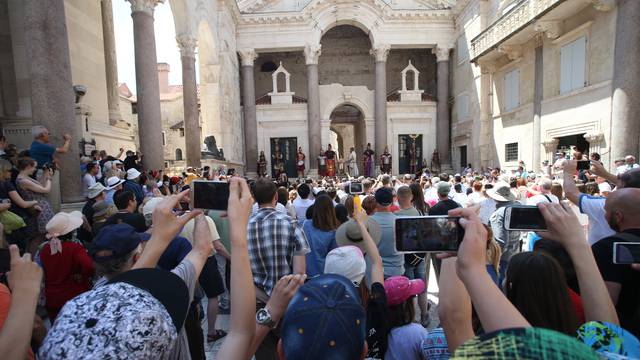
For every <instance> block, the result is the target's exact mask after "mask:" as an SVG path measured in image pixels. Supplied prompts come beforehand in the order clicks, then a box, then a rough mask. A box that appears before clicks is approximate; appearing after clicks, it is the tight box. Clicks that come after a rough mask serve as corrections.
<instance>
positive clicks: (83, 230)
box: [78, 183, 106, 242]
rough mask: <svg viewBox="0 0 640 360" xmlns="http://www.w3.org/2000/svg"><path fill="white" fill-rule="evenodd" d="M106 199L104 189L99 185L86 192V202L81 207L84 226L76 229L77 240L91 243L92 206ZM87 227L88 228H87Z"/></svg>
mask: <svg viewBox="0 0 640 360" xmlns="http://www.w3.org/2000/svg"><path fill="white" fill-rule="evenodd" d="M105 198H106V193H105V187H104V185H102V184H100V183H96V184H94V185H93V186H91V187H90V188H89V190H88V192H87V202H86V203H84V206H82V215H84V218H85V221H86V223H85V225H84V226H81V227H80V228H79V229H78V239H80V240H82V241H84V242H91V240H92V236H91V226H93V213H94V211H93V205H95V204H96V203H98V202H100V201H104V199H105ZM87 225H88V226H87Z"/></svg>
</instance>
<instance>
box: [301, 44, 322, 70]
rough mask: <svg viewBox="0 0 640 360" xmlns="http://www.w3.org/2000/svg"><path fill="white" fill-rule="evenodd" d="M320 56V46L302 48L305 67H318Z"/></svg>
mask: <svg viewBox="0 0 640 360" xmlns="http://www.w3.org/2000/svg"><path fill="white" fill-rule="evenodd" d="M321 54H322V45H320V44H314V45H307V46H305V47H304V58H305V61H306V64H307V65H318V60H320V55H321Z"/></svg>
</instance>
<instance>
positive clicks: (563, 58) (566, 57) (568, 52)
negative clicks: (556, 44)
mask: <svg viewBox="0 0 640 360" xmlns="http://www.w3.org/2000/svg"><path fill="white" fill-rule="evenodd" d="M586 58H587V37H586V36H583V37H581V38H578V39H577V40H575V41H573V42H570V43H568V44H566V45H565V46H563V47H562V48H560V94H566V93H568V92H569V91H572V90H575V89H579V88H581V87H585V86H587V79H586V70H587V69H586Z"/></svg>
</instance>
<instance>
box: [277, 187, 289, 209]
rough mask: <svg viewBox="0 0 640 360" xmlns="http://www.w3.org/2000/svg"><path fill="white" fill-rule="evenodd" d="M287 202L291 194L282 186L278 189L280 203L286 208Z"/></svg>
mask: <svg viewBox="0 0 640 360" xmlns="http://www.w3.org/2000/svg"><path fill="white" fill-rule="evenodd" d="M287 201H289V192H288V191H287V188H286V187H284V186H280V187H279V188H278V202H279V203H280V204H282V205H284V206H287Z"/></svg>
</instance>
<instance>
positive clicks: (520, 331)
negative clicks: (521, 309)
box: [451, 327, 599, 360]
mask: <svg viewBox="0 0 640 360" xmlns="http://www.w3.org/2000/svg"><path fill="white" fill-rule="evenodd" d="M487 357H489V358H492V359H593V360H595V359H599V357H598V355H597V354H596V352H595V351H593V350H591V349H589V347H588V346H587V345H585V344H583V343H581V342H579V341H578V340H576V339H575V338H573V337H570V336H568V335H565V334H562V333H559V332H557V331H553V330H549V329H543V328H533V327H529V328H515V329H504V330H498V331H494V332H491V333H487V334H484V335H480V336H476V337H474V338H472V339H471V340H468V341H467V342H465V343H464V344H462V345H460V346H459V347H458V348H457V349H456V351H455V353H453V356H451V359H484V358H487Z"/></svg>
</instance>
